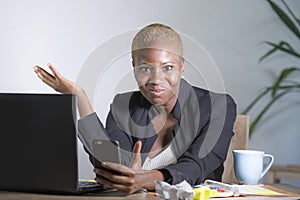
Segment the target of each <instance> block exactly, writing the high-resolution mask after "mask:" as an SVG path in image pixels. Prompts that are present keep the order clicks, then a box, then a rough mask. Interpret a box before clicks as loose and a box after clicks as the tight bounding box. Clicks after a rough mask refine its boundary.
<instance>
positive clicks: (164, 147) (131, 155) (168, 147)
mask: <svg viewBox="0 0 300 200" xmlns="http://www.w3.org/2000/svg"><path fill="white" fill-rule="evenodd" d="M132 64H133V70H134V76H135V79H136V81H137V84H138V86H139V91H135V92H130V93H125V94H119V95H117V96H116V97H115V98H114V101H113V103H112V105H111V109H110V112H109V114H108V116H107V121H106V127H105V128H104V127H103V125H102V123H101V122H100V120H99V119H98V117H97V115H96V114H95V113H94V111H93V108H92V106H91V105H90V103H89V100H88V98H87V95H86V94H85V92H84V90H83V89H82V88H80V87H79V86H78V85H75V84H74V83H72V82H71V81H69V80H67V79H66V78H64V77H63V76H61V75H60V74H59V73H58V72H57V70H56V69H55V68H54V67H53V66H52V65H51V64H49V68H50V69H51V71H52V72H53V75H51V74H49V73H47V72H46V71H44V70H43V69H41V68H40V67H38V66H35V67H34V71H35V72H36V73H37V75H38V77H39V78H40V79H41V80H42V81H44V82H45V83H46V84H47V85H49V86H50V87H52V88H53V89H55V90H56V91H58V92H61V93H71V94H75V95H76V96H77V98H78V108H79V113H80V117H81V119H80V120H79V131H80V132H81V140H82V141H83V143H84V144H85V147H86V148H87V149H90V144H91V142H92V140H94V139H97V138H101V137H103V136H107V137H109V138H110V139H114V140H117V141H118V142H119V143H120V148H121V149H122V164H117V163H110V162H103V163H102V165H101V168H95V170H94V171H95V173H96V174H97V177H96V179H95V180H96V181H97V182H99V183H101V184H103V185H106V186H108V187H110V188H115V189H117V190H119V191H121V192H123V193H125V194H131V193H133V192H135V191H138V190H140V189H148V190H153V189H154V186H155V181H156V180H163V181H167V182H169V183H171V184H176V183H179V182H181V181H183V180H187V181H188V182H189V183H190V184H199V183H201V182H203V181H204V180H205V179H214V180H219V181H220V180H221V176H222V173H223V162H224V160H225V158H226V155H227V150H228V146H229V143H230V140H231V137H232V135H233V132H232V128H233V123H234V121H235V117H236V105H235V103H234V101H233V99H232V98H231V97H230V96H229V95H225V94H217V93H213V92H210V91H207V90H204V89H201V88H196V87H192V86H190V85H189V84H188V83H187V82H186V81H185V80H184V79H183V74H184V58H183V45H182V40H181V38H180V36H179V35H178V33H176V32H175V31H174V30H173V29H172V28H170V27H168V26H165V25H162V24H151V25H148V26H146V27H144V28H143V29H142V30H140V31H139V32H138V33H137V34H136V36H135V37H134V39H133V42H132ZM107 169H109V170H107ZM112 170H113V171H114V172H113V171H112Z"/></svg>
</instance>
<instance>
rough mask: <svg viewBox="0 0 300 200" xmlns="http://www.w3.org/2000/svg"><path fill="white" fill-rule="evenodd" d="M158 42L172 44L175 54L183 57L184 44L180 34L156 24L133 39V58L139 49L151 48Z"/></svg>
mask: <svg viewBox="0 0 300 200" xmlns="http://www.w3.org/2000/svg"><path fill="white" fill-rule="evenodd" d="M156 42H164V43H169V44H172V45H173V46H174V47H175V49H173V51H175V52H174V53H176V54H178V55H179V56H180V57H183V44H182V40H181V37H180V36H179V34H178V33H177V32H176V31H175V30H174V29H172V28H171V27H169V26H166V25H164V24H159V23H154V24H150V25H148V26H146V27H144V28H142V29H141V30H140V31H139V32H138V33H137V34H136V35H135V37H134V38H133V41H132V46H131V52H132V58H133V56H134V52H135V51H137V50H139V49H145V48H149V47H150V46H151V45H152V44H154V43H156Z"/></svg>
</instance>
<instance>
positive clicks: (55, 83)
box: [33, 64, 94, 118]
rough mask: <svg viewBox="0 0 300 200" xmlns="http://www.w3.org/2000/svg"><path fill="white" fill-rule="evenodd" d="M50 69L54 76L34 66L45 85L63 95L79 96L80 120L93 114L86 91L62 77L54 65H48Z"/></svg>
mask: <svg viewBox="0 0 300 200" xmlns="http://www.w3.org/2000/svg"><path fill="white" fill-rule="evenodd" d="M48 67H49V68H50V70H51V71H52V73H53V75H52V74H49V73H48V72H46V71H45V70H44V69H42V68H41V67H39V66H34V67H33V70H34V72H35V73H36V74H37V75H38V77H39V78H40V79H41V80H42V81H43V82H44V83H46V84H47V85H48V86H50V87H51V88H53V89H54V90H55V91H57V92H60V93H63V94H74V95H76V96H77V101H78V111H79V114H80V118H84V117H86V116H88V115H89V114H91V113H93V112H94V110H93V108H92V106H91V104H90V101H89V99H88V97H87V95H86V93H85V91H84V90H83V89H82V88H81V87H79V86H78V85H76V84H75V83H73V82H72V81H70V80H68V79H66V78H65V77H63V76H62V75H60V73H59V72H58V71H57V70H56V69H55V68H54V67H53V65H51V64H48Z"/></svg>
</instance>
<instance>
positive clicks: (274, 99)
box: [249, 90, 290, 137]
mask: <svg viewBox="0 0 300 200" xmlns="http://www.w3.org/2000/svg"><path fill="white" fill-rule="evenodd" d="M289 91H290V90H286V91H284V92H282V93H280V94H278V95H277V96H275V97H274V98H272V99H271V100H270V102H269V103H268V104H267V105H266V106H265V107H264V109H263V110H262V111H261V112H260V113H259V115H258V116H257V117H256V118H255V119H254V120H253V122H252V123H251V125H250V130H249V137H251V135H252V133H253V131H254V129H255V127H256V126H257V124H258V123H259V122H260V120H261V118H262V117H263V116H264V114H265V113H266V112H267V110H268V109H269V108H270V107H271V106H272V105H273V104H274V103H275V102H276V101H277V100H278V99H279V98H280V97H282V96H284V95H285V94H287V93H289Z"/></svg>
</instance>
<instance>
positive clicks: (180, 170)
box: [162, 95, 236, 185]
mask: <svg viewBox="0 0 300 200" xmlns="http://www.w3.org/2000/svg"><path fill="white" fill-rule="evenodd" d="M225 97H226V104H225V105H226V109H221V110H224V112H220V113H217V114H215V115H214V116H213V117H211V118H210V121H209V122H208V123H206V125H205V126H204V127H200V128H201V129H200V132H199V134H198V135H197V137H196V138H195V139H194V141H193V142H192V144H191V145H190V147H189V148H188V149H187V151H185V152H184V153H183V155H182V156H181V157H179V158H178V159H177V162H176V163H175V164H171V165H168V166H166V167H164V168H163V169H162V170H166V171H167V172H168V173H169V175H170V177H171V178H170V179H168V181H169V182H170V183H171V184H177V183H179V182H181V181H183V180H186V181H188V182H189V183H190V184H192V185H194V184H200V183H202V182H203V181H204V180H205V179H207V178H210V179H211V178H212V179H215V180H220V179H221V176H222V173H223V162H224V161H225V159H226V155H227V151H228V148H229V144H230V141H231V137H232V136H233V134H234V133H233V124H234V121H235V118H236V104H235V102H234V100H233V99H232V98H231V97H230V96H229V95H225ZM222 101H223V100H222V98H216V99H215V100H214V101H213V103H212V106H214V107H215V108H218V107H222V106H223V107H224V104H222ZM223 102H224V101H223ZM217 111H218V109H217ZM224 119H225V120H224ZM220 124H222V125H223V127H222V129H221V133H220V134H218V138H217V139H216V140H217V141H216V142H215V144H214V146H213V147H212V148H211V149H210V150H207V153H206V154H205V155H204V156H203V155H200V154H201V153H200V151H203V149H201V148H202V147H203V148H204V149H205V144H204V143H203V142H205V137H206V136H208V135H214V134H215V132H216V130H217V129H216V127H217V126H220ZM204 151H205V150H204ZM220 168H221V172H220V170H218V169H220Z"/></svg>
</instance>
